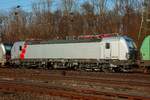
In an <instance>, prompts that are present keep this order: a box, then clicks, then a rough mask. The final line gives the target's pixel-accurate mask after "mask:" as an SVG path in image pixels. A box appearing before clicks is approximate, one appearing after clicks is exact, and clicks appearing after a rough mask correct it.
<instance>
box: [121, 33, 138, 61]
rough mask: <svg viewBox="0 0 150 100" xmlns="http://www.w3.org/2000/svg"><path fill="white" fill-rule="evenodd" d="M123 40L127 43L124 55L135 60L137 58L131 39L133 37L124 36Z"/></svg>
mask: <svg viewBox="0 0 150 100" xmlns="http://www.w3.org/2000/svg"><path fill="white" fill-rule="evenodd" d="M124 38H125V41H126V43H127V46H128V47H127V48H128V53H127V54H126V57H127V58H128V60H136V59H137V47H136V45H135V43H134V41H133V39H131V38H129V37H127V36H124Z"/></svg>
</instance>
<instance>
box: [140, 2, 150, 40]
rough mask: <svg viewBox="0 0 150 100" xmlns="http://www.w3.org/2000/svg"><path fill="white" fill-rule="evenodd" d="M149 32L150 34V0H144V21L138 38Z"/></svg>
mask: <svg viewBox="0 0 150 100" xmlns="http://www.w3.org/2000/svg"><path fill="white" fill-rule="evenodd" d="M141 34H143V35H141ZM148 34H150V0H144V5H143V9H142V21H141V26H140V31H139V34H138V40H140V39H141V36H145V35H148Z"/></svg>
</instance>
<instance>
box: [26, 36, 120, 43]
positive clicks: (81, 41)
mask: <svg viewBox="0 0 150 100" xmlns="http://www.w3.org/2000/svg"><path fill="white" fill-rule="evenodd" d="M120 37H122V36H115V37H108V38H102V39H83V40H50V41H26V44H28V45H36V44H64V43H85V42H101V41H102V40H104V41H111V40H116V39H118V38H120Z"/></svg>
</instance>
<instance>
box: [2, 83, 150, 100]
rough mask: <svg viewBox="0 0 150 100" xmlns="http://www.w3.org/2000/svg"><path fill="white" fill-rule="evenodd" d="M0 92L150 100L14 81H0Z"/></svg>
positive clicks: (79, 97) (82, 98) (108, 99)
mask: <svg viewBox="0 0 150 100" xmlns="http://www.w3.org/2000/svg"><path fill="white" fill-rule="evenodd" d="M0 91H2V92H29V93H34V94H47V95H51V96H61V97H66V98H70V99H80V100H93V99H94V100H100V99H101V100H110V99H111V98H112V99H113V98H118V99H119V98H120V99H121V98H122V99H130V100H149V99H150V98H148V97H144V96H136V95H127V94H121V93H113V92H100V91H93V90H83V89H80V90H78V89H73V88H72V89H67V88H62V87H54V86H53V87H50V86H49V87H48V86H43V85H39V84H38V85H37V84H33V83H32V84H31V83H26V82H16V81H15V82H14V81H8V80H7V81H6V80H5V81H4V80H3V81H2V80H1V81H0Z"/></svg>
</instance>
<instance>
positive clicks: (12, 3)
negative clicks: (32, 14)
mask: <svg viewBox="0 0 150 100" xmlns="http://www.w3.org/2000/svg"><path fill="white" fill-rule="evenodd" d="M33 1H35V0H0V10H6V11H9V10H10V9H11V8H13V7H16V6H17V5H20V7H22V8H23V9H24V10H30V9H31V7H32V2H33Z"/></svg>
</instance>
